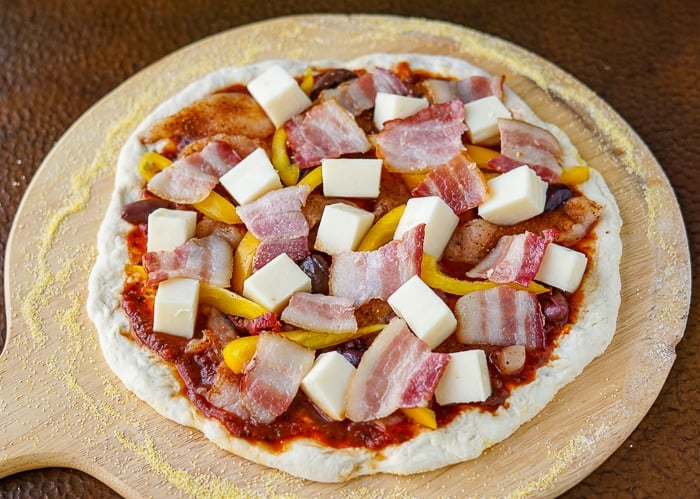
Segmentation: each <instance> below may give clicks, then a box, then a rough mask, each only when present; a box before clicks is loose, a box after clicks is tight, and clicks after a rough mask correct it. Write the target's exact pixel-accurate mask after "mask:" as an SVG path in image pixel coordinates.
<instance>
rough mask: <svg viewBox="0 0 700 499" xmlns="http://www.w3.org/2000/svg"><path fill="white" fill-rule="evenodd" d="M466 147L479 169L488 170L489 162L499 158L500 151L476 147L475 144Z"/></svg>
mask: <svg viewBox="0 0 700 499" xmlns="http://www.w3.org/2000/svg"><path fill="white" fill-rule="evenodd" d="M465 147H466V148H467V153H468V154H469V157H470V158H471V159H472V161H473V162H474V163H476V166H478V167H479V168H488V167H489V164H488V163H489V161H491V160H492V159H496V158H497V157H498V156H499V153H498V151H494V150H493V149H489V148H487V147H482V146H475V145H473V144H467V145H466V146H465Z"/></svg>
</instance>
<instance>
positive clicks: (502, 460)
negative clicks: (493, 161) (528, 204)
mask: <svg viewBox="0 0 700 499" xmlns="http://www.w3.org/2000/svg"><path fill="white" fill-rule="evenodd" d="M337 40H343V43H342V44H339V43H337ZM379 51H386V52H421V53H428V54H444V55H452V56H457V57H462V58H464V59H466V60H468V61H470V62H473V63H475V64H477V65H480V66H482V67H484V68H485V69H487V70H490V71H491V72H493V73H502V74H505V75H506V82H507V83H508V85H510V86H511V87H512V88H513V89H514V90H515V91H516V92H517V93H518V94H519V95H520V96H521V97H522V98H523V99H524V100H525V101H526V102H527V103H528V104H529V105H530V106H531V107H532V108H533V109H534V110H535V111H536V112H538V113H539V114H540V116H541V117H542V118H543V119H545V120H547V121H551V122H553V123H555V124H556V125H558V126H559V127H560V128H562V129H563V130H564V131H565V132H566V133H567V134H569V136H570V137H571V138H572V140H573V142H574V144H575V145H576V146H577V147H578V149H579V152H580V153H581V155H582V156H583V158H584V159H585V160H586V161H587V163H588V164H589V165H591V166H593V167H595V168H597V169H598V170H599V171H600V172H601V173H602V174H603V175H604V177H605V179H606V181H607V182H608V184H609V185H610V187H611V189H612V190H613V193H614V194H615V196H616V198H617V201H618V203H619V206H620V209H621V213H622V217H623V221H624V224H625V225H624V227H623V231H622V238H623V244H624V248H623V259H622V268H621V273H622V307H621V311H620V316H619V319H618V330H617V333H616V335H615V338H614V340H613V342H612V344H611V346H610V347H609V348H608V350H607V351H606V352H605V354H604V355H603V356H601V357H600V358H598V359H597V360H595V361H594V362H593V363H592V364H591V365H589V366H588V367H587V368H586V369H585V370H584V372H583V373H582V374H581V375H580V376H579V377H578V378H577V379H576V380H575V381H574V382H573V383H572V384H571V385H569V386H567V387H566V388H565V389H563V390H562V391H561V392H559V394H558V395H557V396H556V398H555V400H554V401H553V402H552V403H551V404H550V405H549V406H547V408H546V409H545V410H544V411H543V412H542V413H541V414H540V415H539V416H537V417H536V418H535V419H533V420H532V421H531V422H530V423H528V424H526V425H525V426H523V427H522V428H520V429H519V430H518V431H517V432H516V433H515V434H514V435H513V436H512V437H511V438H509V439H508V440H506V441H505V442H503V443H501V444H498V445H496V446H494V447H493V448H491V449H489V450H487V451H486V452H485V453H484V455H483V456H481V457H480V458H479V459H477V460H474V461H471V462H467V463H463V464H459V465H455V466H452V467H448V468H445V469H442V470H438V471H435V472H430V473H425V474H420V475H414V476H409V477H396V476H387V475H377V476H370V477H363V478H359V479H356V480H353V481H351V482H349V483H346V484H318V483H313V482H308V481H305V480H301V479H297V478H294V477H290V476H289V475H286V474H284V473H281V472H278V471H274V470H270V469H267V468H264V467H262V466H259V465H256V464H253V463H250V462H248V461H245V460H243V459H240V458H237V457H235V456H232V455H230V454H228V453H226V452H224V451H221V450H219V449H218V448H217V447H216V446H215V445H213V444H211V443H210V442H209V441H208V440H206V439H205V438H204V437H203V436H202V435H201V434H200V433H199V432H197V431H194V430H191V429H189V428H185V427H181V426H179V425H177V424H175V423H172V422H170V421H168V420H165V419H163V418H162V417H160V416H159V415H157V414H156V413H155V412H154V411H153V410H152V409H151V408H150V407H148V406H147V405H146V404H145V403H143V402H141V401H140V400H138V399H137V398H136V397H135V396H133V395H132V394H130V393H129V392H128V391H126V389H125V388H124V387H123V386H122V385H121V383H120V382H119V380H118V379H117V378H116V376H114V375H113V374H112V373H111V371H110V370H109V368H108V367H107V365H106V363H105V362H104V360H103V357H102V353H101V351H100V347H99V345H98V341H97V335H96V331H95V330H94V327H93V325H92V323H91V322H90V321H89V319H88V318H87V314H86V311H85V302H86V294H87V278H88V275H89V273H90V270H91V268H92V264H93V262H94V259H95V255H96V247H95V242H96V234H97V229H98V226H99V224H100V222H101V220H102V217H103V214H104V211H105V209H106V207H107V203H108V200H109V197H110V194H111V191H112V186H113V174H114V168H115V165H116V158H117V155H118V153H119V149H120V147H121V144H123V142H124V141H125V140H126V138H127V137H128V135H129V134H130V133H131V131H132V130H133V128H134V127H135V126H136V125H137V124H138V122H139V121H140V120H141V119H143V118H144V117H145V116H146V115H147V114H148V113H149V112H150V111H151V110H152V109H153V108H154V107H155V106H156V105H157V104H158V103H159V102H162V101H163V100H165V99H167V98H168V97H170V96H171V95H173V94H175V93H177V92H178V91H179V90H181V89H182V88H183V87H184V86H186V85H187V84H188V83H190V82H192V81H194V80H196V79H198V78H199V77H201V76H203V75H205V74H206V73H208V72H210V71H214V70H216V69H217V68H220V67H222V66H229V65H243V64H249V63H252V62H256V61H259V60H263V59H270V58H299V59H306V60H316V59H350V58H354V57H356V56H359V55H362V54H364V53H370V52H379ZM689 260H690V258H689V254H688V244H687V240H686V236H685V229H684V225H683V220H682V217H681V214H680V210H679V208H678V205H677V202H676V199H675V197H674V194H673V191H672V189H671V187H670V185H669V183H668V180H667V179H666V177H665V175H664V173H663V170H662V169H661V167H660V166H659V165H658V163H657V162H656V160H655V159H654V158H653V156H652V154H651V153H650V152H649V150H648V148H647V147H646V146H645V145H644V144H643V143H642V142H641V140H640V139H639V137H638V136H637V135H636V134H635V133H634V131H633V130H631V129H630V128H629V126H628V125H627V124H626V123H625V122H624V121H623V120H622V119H621V118H620V117H619V115H617V114H616V113H615V112H614V111H613V110H612V109H611V108H610V107H609V106H608V105H607V104H605V102H603V101H602V100H601V99H600V98H599V97H597V96H596V95H595V94H593V93H592V92H591V91H590V90H588V89H587V88H586V87H584V86H583V85H582V84H581V83H580V82H578V81H576V80H575V79H574V78H572V77H571V76H570V75H568V74H566V73H565V72H563V71H562V70H560V69H558V68H557V67H555V66H553V65H552V64H550V63H548V62H546V61H544V60H543V59H541V58H538V57H537V56H535V55H533V54H531V53H529V52H526V51H524V50H522V49H520V48H518V47H516V46H514V45H512V44H509V43H506V42H504V41H502V40H499V39H496V38H493V37H489V36H486V35H483V34H480V33H478V32H475V31H472V30H469V29H466V28H464V27H459V26H455V25H451V24H448V23H442V22H436V21H429V20H424V19H407V18H398V17H389V16H337V15H327V16H326V15H309V16H295V17H286V18H279V19H273V20H269V21H265V22H261V23H257V24H251V25H248V26H244V27H240V28H237V29H234V30H231V31H227V32H224V33H221V34H219V35H216V36H214V37H211V38H207V39H205V40H202V41H200V42H198V43H196V44H193V45H190V46H188V47H186V48H184V49H182V50H179V51H178V52H176V53H174V54H172V55H171V56H169V57H167V58H165V59H163V60H161V61H159V62H158V63H156V64H154V65H152V66H150V67H148V68H147V69H145V70H144V71H142V72H140V73H138V74H137V75H135V76H134V77H132V78H130V79H129V80H127V81H126V82H125V83H123V84H122V85H121V86H120V87H118V88H117V89H115V90H114V91H113V92H112V93H110V94H109V95H108V96H106V97H105V98H104V99H102V100H101V101H100V102H98V103H97V104H96V105H95V106H94V107H93V108H91V109H90V110H89V111H88V112H87V113H85V114H84V115H83V116H82V117H81V118H80V119H79V120H78V121H77V122H76V123H75V124H74V125H73V126H72V127H71V128H70V129H69V130H68V131H67V132H66V134H65V135H64V137H63V138H62V139H61V140H60V141H59V142H58V143H57V144H56V145H55V147H54V148H53V150H52V151H51V152H50V154H49V155H48V156H47V157H46V159H45V160H44V162H43V164H42V166H41V167H40V169H39V171H38V172H37V174H36V176H35V177H34V179H33V181H32V183H31V185H30V186H29V188H28V189H27V192H26V194H25V196H24V198H23V201H22V203H21V205H20V207H19V210H18V212H17V216H16V218H15V221H14V225H13V228H12V232H11V235H10V239H9V242H8V247H7V257H6V264H5V265H6V268H5V292H6V295H7V297H6V302H7V323H8V335H7V341H6V346H5V349H4V351H3V352H2V353H1V354H0V414H2V423H3V436H2V438H0V476H6V475H10V474H12V473H15V472H18V471H22V470H26V469H31V468H39V467H45V466H66V467H72V468H77V469H80V470H83V471H85V472H87V473H89V474H90V475H93V476H94V477H96V478H98V479H99V480H101V481H103V482H104V483H106V484H107V485H109V486H110V487H112V488H113V489H114V490H116V491H117V492H119V493H121V494H122V495H124V496H127V497H148V496H156V497H163V496H168V497H177V496H181V497H190V496H196V497H199V496H206V497H216V496H226V497H248V496H251V497H252V496H256V495H264V496H282V495H284V496H287V497H297V496H298V497H306V496H315V495H319V494H323V495H328V496H337V497H346V496H347V497H358V496H365V495H367V496H370V495H372V496H374V495H376V494H378V493H379V494H381V495H383V496H385V497H394V496H395V497H411V496H416V497H418V496H425V495H426V494H429V495H436V496H441V497H469V496H499V497H508V496H510V497H530V496H553V495H556V494H558V493H561V492H563V491H565V490H566V489H568V488H570V487H571V486H573V485H574V484H576V483H577V482H578V481H579V480H581V479H583V478H584V477H585V476H586V475H588V474H589V473H591V472H592V471H593V470H594V469H595V468H596V467H597V466H598V465H600V464H601V463H602V462H603V461H604V460H605V459H606V458H607V457H608V456H610V455H611V454H612V453H613V452H614V451H615V449H616V448H617V447H618V446H619V445H620V444H621V443H622V442H623V441H624V439H625V438H626V437H627V436H628V435H629V434H630V433H631V432H632V430H633V429H634V428H635V427H636V425H637V424H638V423H639V421H640V420H641V419H642V418H643V416H644V415H645V414H646V412H647V410H648V409H649V407H650V406H651V405H652V403H653V402H654V400H655V399H656V396H657V395H658V393H659V390H660V389H661V387H662V385H663V383H664V381H665V379H666V377H667V375H668V372H669V370H670V368H671V365H672V364H673V361H674V359H675V346H676V344H677V343H678V341H680V339H681V337H682V334H683V331H684V329H685V322H686V318H687V313H688V307H689V302H690V279H691V278H690V261H689Z"/></svg>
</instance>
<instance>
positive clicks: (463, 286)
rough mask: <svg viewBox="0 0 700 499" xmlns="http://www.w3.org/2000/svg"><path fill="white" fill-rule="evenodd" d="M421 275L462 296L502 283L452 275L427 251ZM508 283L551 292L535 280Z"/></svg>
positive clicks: (516, 286)
mask: <svg viewBox="0 0 700 499" xmlns="http://www.w3.org/2000/svg"><path fill="white" fill-rule="evenodd" d="M420 277H421V279H422V280H423V282H425V283H426V284H427V285H428V286H430V287H431V288H434V289H439V290H441V291H444V292H445V293H450V294H453V295H460V296H462V295H466V294H468V293H471V292H473V291H482V290H485V289H490V288H495V287H496V286H501V284H499V283H496V282H491V281H466V280H462V279H456V278H454V277H450V276H448V275H447V274H445V273H443V272H441V271H440V269H438V266H437V259H436V258H435V257H434V256H432V255H429V254H427V253H424V254H423V260H422V261H421V273H420ZM508 285H509V286H513V287H515V288H516V289H519V290H527V291H530V292H532V293H537V294H540V293H548V292H549V288H546V287H545V286H542V285H541V284H538V283H536V282H535V281H532V282H531V283H530V284H529V285H528V286H527V287H525V286H521V285H519V284H516V283H508Z"/></svg>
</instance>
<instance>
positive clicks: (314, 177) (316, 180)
mask: <svg viewBox="0 0 700 499" xmlns="http://www.w3.org/2000/svg"><path fill="white" fill-rule="evenodd" d="M322 183H323V173H322V170H321V167H320V166H317V167H316V168H314V169H313V170H311V171H310V172H309V173H307V174H306V175H304V177H303V178H302V179H301V180H299V182H297V185H301V184H306V185H308V186H309V191H313V190H314V189H316V187H318V186H319V185H321V184H322Z"/></svg>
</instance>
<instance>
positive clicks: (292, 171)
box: [272, 127, 299, 186]
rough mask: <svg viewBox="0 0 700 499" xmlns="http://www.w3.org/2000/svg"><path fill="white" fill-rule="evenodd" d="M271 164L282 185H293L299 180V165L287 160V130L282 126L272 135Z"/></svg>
mask: <svg viewBox="0 0 700 499" xmlns="http://www.w3.org/2000/svg"><path fill="white" fill-rule="evenodd" d="M272 164H273V166H274V167H275V170H277V173H278V174H279V176H280V180H282V183H283V184H284V185H286V186H290V185H294V184H296V183H297V182H298V181H299V166H298V165H296V164H292V162H291V161H290V160H289V155H288V154H287V132H286V131H285V130H284V128H282V127H281V128H278V129H277V130H275V134H274V135H273V136H272Z"/></svg>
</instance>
